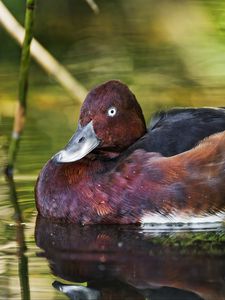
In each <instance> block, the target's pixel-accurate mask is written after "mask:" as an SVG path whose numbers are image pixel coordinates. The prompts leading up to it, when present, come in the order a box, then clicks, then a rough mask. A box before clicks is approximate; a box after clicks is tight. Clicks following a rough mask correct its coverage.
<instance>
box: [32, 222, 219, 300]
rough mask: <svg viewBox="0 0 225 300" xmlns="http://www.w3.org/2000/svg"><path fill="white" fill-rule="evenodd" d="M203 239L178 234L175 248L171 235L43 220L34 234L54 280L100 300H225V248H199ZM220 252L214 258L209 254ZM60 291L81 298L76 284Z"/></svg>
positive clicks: (215, 245) (37, 224)
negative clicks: (82, 285) (84, 285)
mask: <svg viewBox="0 0 225 300" xmlns="http://www.w3.org/2000/svg"><path fill="white" fill-rule="evenodd" d="M213 234H214V239H215V240H216V233H213ZM199 236H201V239H202V238H203V237H204V235H203V234H202V233H200V234H199V233H183V232H182V233H177V234H176V235H175V234H173V236H172V240H173V241H174V244H170V243H169V241H170V237H169V236H168V235H165V236H164V235H163V234H162V235H157V236H156V237H154V236H153V235H152V234H151V233H149V232H147V231H140V230H139V229H138V227H133V226H100V225H98V226H96V225H95V226H83V227H82V226H79V225H74V224H70V225H63V224H56V223H51V222H49V220H47V219H44V218H41V217H39V218H38V219H37V223H36V232H35V237H36V243H37V245H38V246H39V247H40V248H42V249H43V250H44V256H45V257H46V258H47V259H48V261H49V264H50V267H51V270H52V272H53V274H54V275H56V276H58V277H60V278H62V279H64V280H69V281H72V282H77V283H78V282H87V287H88V288H89V290H88V291H87V292H88V293H89V294H90V293H91V292H92V291H93V292H94V294H95V295H96V297H97V295H99V294H98V293H96V291H99V292H100V295H101V297H100V299H101V300H104V299H112V300H122V299H129V300H137V299H138V300H139V299H140V300H141V299H146V298H147V297H148V296H149V297H150V299H151V300H156V299H161V300H176V299H179V300H180V299H182V300H197V299H205V300H206V299H207V300H215V299H216V300H225V282H224V276H225V260H224V250H223V249H224V243H225V242H222V241H220V243H218V244H212V243H209V244H208V245H210V246H209V247H208V248H209V249H206V248H204V247H203V248H201V247H200V245H203V244H204V246H205V244H206V241H204V242H202V243H201V241H199V243H198V244H196V241H197V240H199V239H198V237H199ZM220 236H221V232H220ZM176 237H177V239H176ZM207 237H208V238H209V236H207ZM178 241H179V242H180V246H178V245H177V243H178ZM191 241H194V242H192V243H191ZM193 245H194V246H193ZM216 249H218V250H217V252H216V254H214V255H213V252H212V253H210V252H209V251H211V250H212V251H214V253H215V251H216ZM219 249H221V250H219ZM57 288H58V289H60V290H62V291H63V290H64V291H65V292H67V293H68V292H70V296H71V293H72V292H73V293H75V294H76V291H75V292H74V290H75V289H73V285H72V284H71V285H70V286H69V287H68V286H67V287H66V288H65V287H64V288H63V286H62V285H60V284H59V283H58V284H57ZM76 290H77V288H76ZM82 291H83V290H82ZM75 299H76V298H75Z"/></svg>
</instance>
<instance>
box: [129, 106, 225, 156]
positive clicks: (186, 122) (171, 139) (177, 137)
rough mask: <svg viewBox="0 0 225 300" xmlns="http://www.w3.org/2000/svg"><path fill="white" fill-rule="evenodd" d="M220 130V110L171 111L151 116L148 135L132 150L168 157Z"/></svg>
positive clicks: (224, 116)
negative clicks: (139, 149)
mask: <svg viewBox="0 0 225 300" xmlns="http://www.w3.org/2000/svg"><path fill="white" fill-rule="evenodd" d="M224 130H225V109H224V108H180V109H179V108H175V109H171V110H169V111H164V112H159V113H158V114H156V115H155V116H153V118H152V120H151V122H150V126H149V129H148V133H147V134H146V135H145V136H143V137H142V138H141V139H140V140H139V141H138V142H137V143H136V144H135V145H134V146H133V148H135V149H138V148H141V149H144V150H146V151H149V152H159V153H161V154H163V155H164V156H172V155H176V154H178V153H182V152H184V151H187V150H189V149H191V148H193V147H194V146H196V145H197V144H198V143H199V142H200V141H201V140H203V139H204V138H206V137H208V136H210V135H212V134H214V133H217V132H221V131H224Z"/></svg>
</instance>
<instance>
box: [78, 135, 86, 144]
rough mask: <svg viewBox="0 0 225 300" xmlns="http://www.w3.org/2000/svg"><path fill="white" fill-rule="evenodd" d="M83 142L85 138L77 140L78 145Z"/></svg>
mask: <svg viewBox="0 0 225 300" xmlns="http://www.w3.org/2000/svg"><path fill="white" fill-rule="evenodd" d="M84 140H85V137H83V136H82V137H81V138H80V139H79V140H78V143H79V144H80V143H82V142H83V141H84Z"/></svg>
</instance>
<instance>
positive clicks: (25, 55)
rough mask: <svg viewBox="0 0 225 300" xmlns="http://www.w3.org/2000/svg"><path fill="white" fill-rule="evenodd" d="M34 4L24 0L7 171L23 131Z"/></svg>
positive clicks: (13, 158) (10, 167)
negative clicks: (19, 56)
mask: <svg viewBox="0 0 225 300" xmlns="http://www.w3.org/2000/svg"><path fill="white" fill-rule="evenodd" d="M34 5H35V0H27V1H26V13H25V36H24V41H23V46H22V54H21V60H20V70H19V92H18V103H17V107H16V111H15V118H14V125H13V132H12V139H11V143H10V146H9V157H8V166H7V170H6V172H7V173H12V172H13V167H14V163H15V160H16V155H17V152H18V147H19V142H20V137H21V134H22V132H23V128H24V124H25V118H26V106H27V89H28V74H29V66H30V44H31V41H32V37H33V19H34Z"/></svg>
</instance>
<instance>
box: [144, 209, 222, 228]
mask: <svg viewBox="0 0 225 300" xmlns="http://www.w3.org/2000/svg"><path fill="white" fill-rule="evenodd" d="M223 222H225V212H221V213H217V214H214V215H206V216H190V215H185V214H179V213H174V214H172V215H168V216H163V215H161V214H152V213H146V214H145V215H144V216H143V217H142V219H141V223H142V224H143V225H144V226H146V225H149V227H155V228H157V229H169V228H170V229H172V228H174V227H175V228H180V229H188V228H190V229H197V228H205V229H207V228H215V227H219V226H221V223H223ZM171 227H172V228H171Z"/></svg>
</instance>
